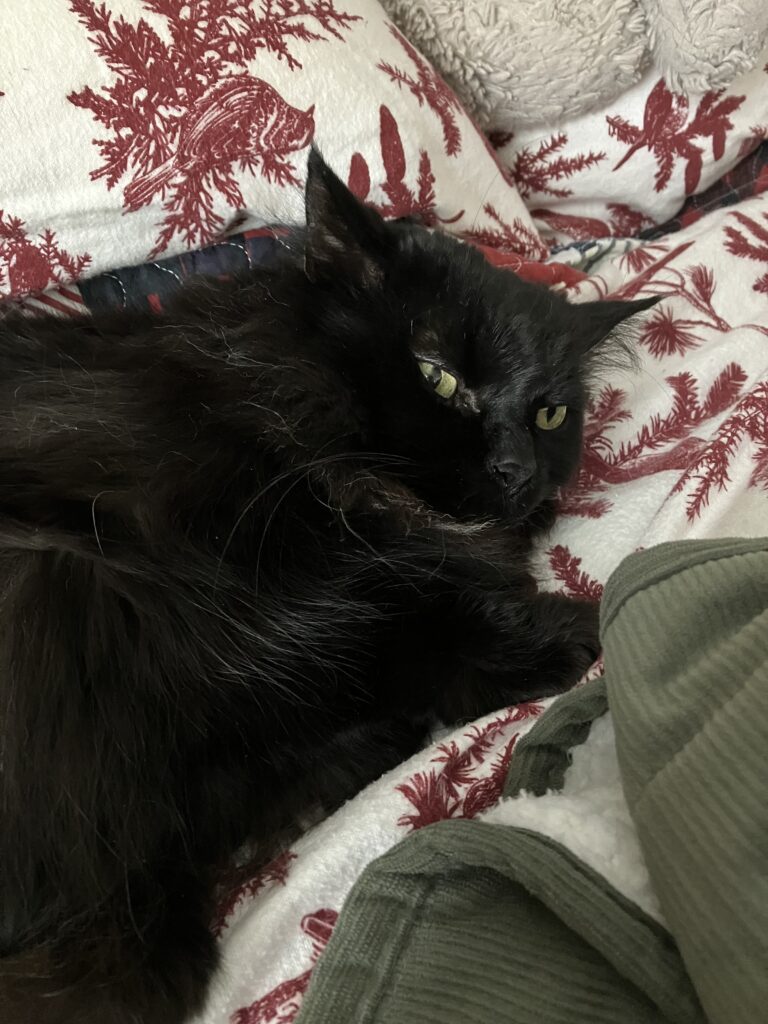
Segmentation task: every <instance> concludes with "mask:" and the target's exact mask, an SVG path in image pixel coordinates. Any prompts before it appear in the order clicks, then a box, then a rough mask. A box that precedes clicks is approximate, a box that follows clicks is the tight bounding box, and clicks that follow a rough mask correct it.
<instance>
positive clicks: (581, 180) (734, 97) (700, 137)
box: [495, 53, 768, 241]
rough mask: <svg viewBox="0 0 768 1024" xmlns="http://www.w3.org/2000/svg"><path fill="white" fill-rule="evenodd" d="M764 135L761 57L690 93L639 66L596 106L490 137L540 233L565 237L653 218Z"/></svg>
mask: <svg viewBox="0 0 768 1024" xmlns="http://www.w3.org/2000/svg"><path fill="white" fill-rule="evenodd" d="M765 59H768V53H766V54H765V58H764V60H763V61H762V63H765ZM764 138H768V64H766V66H765V68H763V67H762V66H761V67H759V68H756V69H755V70H754V71H751V72H750V73H749V74H747V75H744V76H742V77H741V78H739V79H737V80H736V81H734V82H733V83H732V84H731V85H730V86H728V88H727V89H721V90H718V91H710V92H706V93H702V94H698V95H690V96H682V95H677V94H674V93H672V92H671V91H670V90H669V89H668V88H667V85H666V83H665V82H664V80H663V79H660V78H659V77H658V72H649V73H648V74H647V75H646V76H645V77H644V78H643V79H642V81H640V82H639V83H638V84H637V85H636V86H634V87H633V88H632V89H630V90H628V91H627V92H626V93H625V94H624V95H623V97H621V99H619V100H615V101H613V102H612V103H610V104H608V105H607V106H605V107H603V108H602V109H601V110H598V111H592V112H591V113H589V114H585V115H583V116H581V117H577V118H573V119H571V120H569V121H563V122H561V123H559V124H553V125H551V126H549V127H547V128H536V129H530V128H529V129H524V130H521V131H519V132H516V133H515V134H514V136H510V135H503V136H496V137H495V144H496V145H497V147H498V155H499V157H500V159H501V161H502V163H503V164H504V165H505V166H506V167H507V169H508V170H509V172H510V174H511V175H512V177H513V179H514V180H515V182H516V183H517V187H518V189H519V190H520V194H521V195H522V196H523V197H524V198H525V200H526V203H527V205H528V207H529V209H530V210H531V212H532V214H533V217H534V220H535V221H536V223H537V225H538V227H539V229H540V230H541V232H542V234H543V235H545V237H547V238H548V239H549V240H550V241H570V240H573V239H576V240H585V239H591V238H601V237H604V236H607V235H614V236H627V235H636V234H638V233H639V232H640V231H643V230H645V229H648V228H651V227H653V226H654V225H655V224H661V223H663V222H664V221H666V220H668V219H669V218H671V217H674V216H675V214H677V212H678V211H679V210H680V208H681V207H682V206H683V204H684V202H685V200H686V198H687V197H688V196H691V195H694V194H697V193H699V192H703V191H705V190H706V189H707V188H709V186H710V185H712V184H713V183H714V182H715V181H717V180H718V179H719V178H721V177H722V176H723V175H724V174H725V173H726V172H727V171H729V170H730V169H731V168H732V167H733V166H735V164H737V163H738V162H739V160H740V159H741V158H742V157H744V156H745V155H746V154H747V153H748V152H749V151H750V150H752V149H754V148H755V147H756V146H757V145H759V143H760V142H761V141H762V140H763V139H764Z"/></svg>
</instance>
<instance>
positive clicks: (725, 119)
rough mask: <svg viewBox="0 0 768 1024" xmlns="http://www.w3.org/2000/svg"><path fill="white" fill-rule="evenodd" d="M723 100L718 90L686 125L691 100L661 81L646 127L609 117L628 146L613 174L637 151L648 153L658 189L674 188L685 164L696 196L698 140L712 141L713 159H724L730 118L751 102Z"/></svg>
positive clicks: (612, 130)
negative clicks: (674, 179) (674, 178)
mask: <svg viewBox="0 0 768 1024" xmlns="http://www.w3.org/2000/svg"><path fill="white" fill-rule="evenodd" d="M722 95H723V90H719V91H710V92H708V93H706V94H705V95H704V96H702V98H701V100H700V101H699V105H698V107H697V108H696V112H695V114H694V116H693V118H692V119H691V120H690V122H688V124H687V125H686V121H687V119H688V112H689V104H688V99H687V97H685V96H680V95H677V94H676V93H672V92H670V90H669V89H668V88H667V86H666V84H665V82H664V80H663V79H659V81H658V82H657V83H656V85H655V86H654V87H653V89H652V90H651V92H650V93H649V95H648V99H647V100H646V104H645V112H644V115H643V126H642V128H639V127H638V126H637V125H633V124H632V123H631V122H629V121H626V120H625V119H623V118H621V117H612V116H608V117H606V120H607V122H608V131H609V134H610V135H611V136H613V137H614V138H615V139H617V140H618V141H619V142H620V143H622V144H623V145H626V146H628V147H629V148H628V150H627V152H626V153H625V154H624V156H623V157H622V158H621V159H620V160H619V162H618V163H617V164H616V166H615V167H614V170H615V171H617V170H619V168H620V167H622V166H623V165H624V164H625V163H626V162H627V161H628V160H630V159H631V158H632V157H633V156H634V155H635V153H637V152H638V150H640V149H648V150H649V151H650V152H651V153H652V154H653V156H654V159H655V160H656V164H657V170H656V178H655V180H656V185H655V188H656V191H657V192H662V191H663V190H664V189H665V188H666V187H667V185H668V184H669V181H670V179H671V177H672V173H673V171H674V167H675V163H676V161H677V160H683V161H684V163H685V172H684V184H685V192H686V195H691V194H692V193H693V192H695V191H696V189H697V188H698V185H699V181H700V180H701V170H702V149H701V147H700V146H698V145H696V144H695V143H694V141H693V140H694V139H697V138H710V139H711V140H712V155H713V157H714V159H715V160H720V159H721V158H722V156H723V154H724V153H725V142H726V136H727V133H728V132H729V131H730V130H732V129H733V122H732V121H731V119H730V117H731V114H733V113H734V111H736V110H738V108H739V107H740V106H741V105H742V103H743V102H744V100H745V99H746V97H745V96H727V97H726V98H725V99H722V100H721V97H722Z"/></svg>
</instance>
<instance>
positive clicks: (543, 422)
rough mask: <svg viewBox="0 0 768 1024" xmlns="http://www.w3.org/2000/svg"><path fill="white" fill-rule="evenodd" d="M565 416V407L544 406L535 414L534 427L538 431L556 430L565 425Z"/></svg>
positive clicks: (566, 410) (566, 407)
mask: <svg viewBox="0 0 768 1024" xmlns="http://www.w3.org/2000/svg"><path fill="white" fill-rule="evenodd" d="M567 415H568V406H567V405H546V406H545V407H544V408H543V409H539V411H538V412H537V413H536V426H537V427H538V428H539V430H557V428H558V427H562V425H563V423H565V417H566V416H567Z"/></svg>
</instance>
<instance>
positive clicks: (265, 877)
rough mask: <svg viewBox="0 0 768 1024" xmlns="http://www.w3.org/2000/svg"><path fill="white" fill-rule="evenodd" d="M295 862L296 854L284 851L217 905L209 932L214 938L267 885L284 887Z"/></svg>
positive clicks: (246, 871) (243, 870)
mask: <svg viewBox="0 0 768 1024" xmlns="http://www.w3.org/2000/svg"><path fill="white" fill-rule="evenodd" d="M294 860H296V854H295V853H291V852H290V850H286V851H284V852H283V853H281V854H280V855H279V856H277V857H275V859H274V860H273V861H270V863H269V864H267V865H266V866H265V867H263V868H262V869H261V871H259V872H258V873H257V874H255V875H253V877H251V878H249V879H248V880H247V881H246V882H243V883H242V884H241V885H238V886H236V887H235V888H234V889H233V890H232V891H231V892H230V893H229V894H228V896H227V897H226V899H224V900H222V901H221V903H220V904H219V907H218V908H217V911H216V916H215V917H214V919H213V921H212V922H211V931H212V932H213V934H214V935H216V936H221V935H222V934H223V933H224V931H225V929H226V928H227V925H228V924H229V922H230V920H231V919H232V917H233V915H234V914H235V912H236V911H237V910H238V909H239V908H240V907H241V906H242V905H243V904H244V903H246V902H248V901H249V900H251V899H253V897H254V896H255V895H256V894H257V893H258V892H261V890H262V889H264V888H266V887H267V886H268V885H285V883H286V881H287V879H288V871H289V869H290V866H291V862H292V861H294ZM238 873H239V874H240V875H241V876H242V875H243V874H247V873H248V868H247V866H246V867H245V868H243V869H242V871H240V872H238Z"/></svg>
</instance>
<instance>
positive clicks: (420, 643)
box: [377, 532, 600, 722]
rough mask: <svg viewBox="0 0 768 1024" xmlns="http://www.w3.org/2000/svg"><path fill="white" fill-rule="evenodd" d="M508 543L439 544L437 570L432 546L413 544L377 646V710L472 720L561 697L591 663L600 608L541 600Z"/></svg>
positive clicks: (496, 538) (548, 597)
mask: <svg viewBox="0 0 768 1024" xmlns="http://www.w3.org/2000/svg"><path fill="white" fill-rule="evenodd" d="M429 539H430V540H431V538H429ZM506 540H507V538H506V537H505V535H504V534H499V533H495V534H494V533H493V532H491V533H489V535H488V536H487V537H486V538H485V539H482V541H481V542H478V543H474V542H472V543H468V542H467V540H466V539H465V538H459V539H458V541H453V540H452V538H451V537H447V538H442V541H443V543H442V544H441V546H440V547H439V548H437V551H438V552H439V560H438V561H437V562H434V561H433V559H434V552H433V550H432V548H431V546H429V545H423V546H422V544H421V543H420V542H419V544H418V546H417V544H416V543H414V538H411V542H410V548H409V560H408V563H407V564H408V567H409V575H408V578H407V580H404V582H403V587H402V589H401V590H399V596H400V598H401V601H402V605H401V606H400V608H399V609H398V612H397V614H396V615H395V616H394V617H393V619H392V621H391V625H390V629H389V631H388V632H387V633H385V635H384V637H383V639H382V642H381V646H380V654H379V671H378V673H377V676H378V682H377V692H378V693H379V694H380V700H381V701H382V703H386V701H387V699H392V698H396V700H399V701H402V702H404V706H409V707H412V708H417V709H419V710H420V711H422V712H424V711H425V710H427V709H428V710H431V711H433V712H435V713H436V714H437V715H438V716H439V717H440V718H441V719H442V720H443V721H446V722H450V721H457V720H461V719H471V718H476V717H478V716H479V715H482V714H486V713H488V712H490V711H493V710H495V709H496V708H499V707H502V706H504V705H506V704H513V703H517V702H519V701H524V700H530V699H533V698H537V697H544V696H550V695H552V694H555V693H559V692H562V691H564V690H566V689H568V688H569V687H570V686H572V685H573V684H575V683H576V682H577V681H578V680H579V678H580V677H581V676H582V675H583V673H584V672H585V671H586V670H587V669H588V668H589V667H590V665H591V664H592V663H593V662H594V660H595V659H596V658H597V656H598V654H599V651H600V642H599V635H598V623H599V609H598V606H597V605H595V604H592V603H589V602H585V601H577V600H573V599H571V598H567V597H564V596H561V595H555V594H541V593H537V591H536V586H535V583H534V581H533V580H532V579H531V577H530V576H529V575H528V572H527V557H526V552H525V551H524V550H520V551H519V553H518V557H519V561H518V560H517V559H515V557H514V553H513V555H512V557H510V552H509V551H505V550H504V544H505V543H506ZM470 541H471V538H470ZM516 563H517V564H516Z"/></svg>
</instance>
